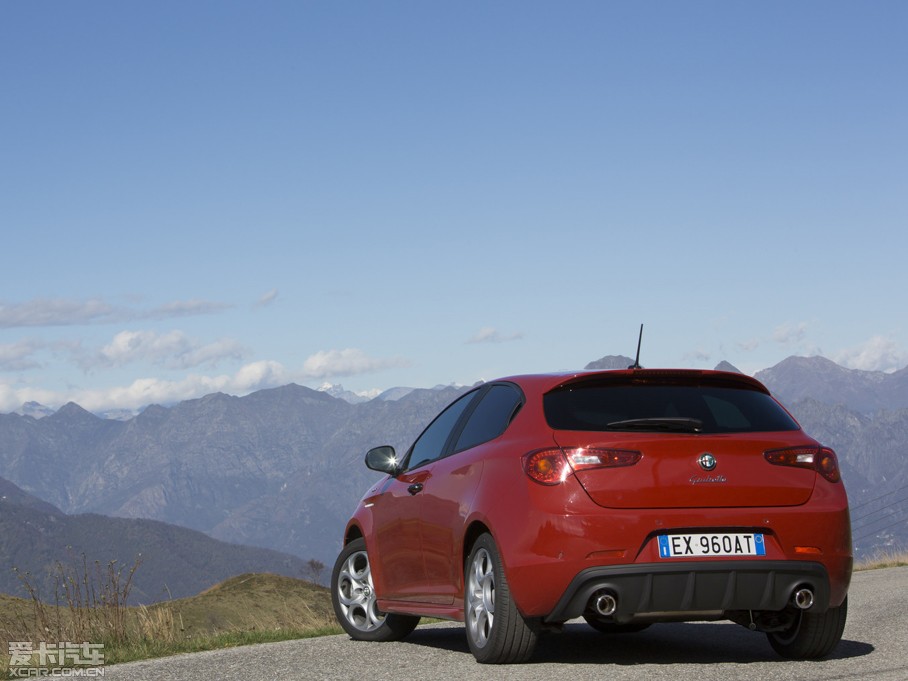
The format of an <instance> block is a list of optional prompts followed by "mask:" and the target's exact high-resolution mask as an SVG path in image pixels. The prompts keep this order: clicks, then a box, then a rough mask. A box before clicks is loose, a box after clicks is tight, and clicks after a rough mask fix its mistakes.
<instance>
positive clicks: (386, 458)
mask: <svg viewBox="0 0 908 681" xmlns="http://www.w3.org/2000/svg"><path fill="white" fill-rule="evenodd" d="M397 466H398V461H397V453H396V452H395V451H394V447H391V446H390V445H384V446H382V447H373V448H372V449H370V450H369V451H368V452H366V467H367V468H371V469H372V470H373V471H378V472H379V473H387V474H388V475H396V474H397V470H398V468H397Z"/></svg>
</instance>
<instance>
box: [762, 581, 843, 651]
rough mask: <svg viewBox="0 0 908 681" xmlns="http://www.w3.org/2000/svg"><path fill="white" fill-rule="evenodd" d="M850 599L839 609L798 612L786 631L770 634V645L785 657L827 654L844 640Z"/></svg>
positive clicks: (768, 635) (768, 634)
mask: <svg viewBox="0 0 908 681" xmlns="http://www.w3.org/2000/svg"><path fill="white" fill-rule="evenodd" d="M847 616H848V598H847V597H846V598H845V600H844V601H842V605H840V606H839V607H837V608H829V609H828V610H827V611H826V612H822V613H811V612H809V611H806V610H802V611H799V612H798V614H797V615H796V617H795V621H794V624H792V626H791V627H790V628H788V629H787V630H786V631H782V632H770V633H767V634H766V635H767V637H768V638H769V644H770V645H771V646H772V647H773V649H774V650H775V651H776V652H777V653H778V654H779V655H781V656H782V657H787V658H789V659H792V660H816V659H819V658H821V657H826V656H827V655H829V653H831V652H832V650H833V649H834V648H835V647H836V646H837V645H838V643H839V641H841V640H842V632H843V631H844V629H845V619H846V617H847Z"/></svg>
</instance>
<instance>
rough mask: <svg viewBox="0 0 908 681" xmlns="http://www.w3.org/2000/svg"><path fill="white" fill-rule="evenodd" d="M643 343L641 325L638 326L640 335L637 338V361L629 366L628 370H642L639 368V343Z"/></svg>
mask: <svg viewBox="0 0 908 681" xmlns="http://www.w3.org/2000/svg"><path fill="white" fill-rule="evenodd" d="M642 342H643V324H641V325H640V335H639V336H638V337H637V359H635V360H634V363H633V364H631V365H630V366H629V367H628V369H642V368H643V367H642V366H640V343H642Z"/></svg>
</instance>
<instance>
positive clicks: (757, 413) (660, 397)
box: [543, 382, 799, 433]
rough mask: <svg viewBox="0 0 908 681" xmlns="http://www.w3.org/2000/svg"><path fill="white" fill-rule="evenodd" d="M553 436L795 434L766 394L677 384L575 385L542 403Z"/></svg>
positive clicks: (793, 426)
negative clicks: (609, 433)
mask: <svg viewBox="0 0 908 681" xmlns="http://www.w3.org/2000/svg"><path fill="white" fill-rule="evenodd" d="M543 404H544V408H545V417H546V420H547V421H548V424H549V425H550V426H551V427H552V428H554V429H556V430H592V431H618V432H625V431H634V432H640V431H644V432H646V431H648V432H659V431H675V432H699V433H750V432H772V431H786V430H799V426H798V424H797V423H796V422H795V421H794V419H792V418H791V417H790V416H789V415H788V413H787V412H786V411H785V410H784V409H782V407H781V406H779V404H778V403H777V402H776V401H775V400H774V399H772V397H770V396H769V395H767V394H766V393H763V392H760V391H759V390H755V389H750V388H748V387H737V386H729V385H728V384H727V383H726V384H723V385H711V384H709V383H705V384H704V383H700V384H686V383H679V382H641V383H627V384H621V383H615V382H604V383H599V384H597V383H581V384H579V385H578V384H573V385H570V384H569V385H567V386H563V387H561V388H557V389H556V390H554V391H552V392H549V393H547V394H546V395H545V396H544V398H543Z"/></svg>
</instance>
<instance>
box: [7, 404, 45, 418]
mask: <svg viewBox="0 0 908 681" xmlns="http://www.w3.org/2000/svg"><path fill="white" fill-rule="evenodd" d="M16 413H17V414H20V415H22V416H31V417H32V418H35V419H40V418H44V417H45V416H50V415H51V414H53V413H54V410H53V409H51V408H50V407H45V406H44V405H43V404H41V403H39V402H25V403H24V404H23V405H22V406H21V407H19V409H17V410H16Z"/></svg>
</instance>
